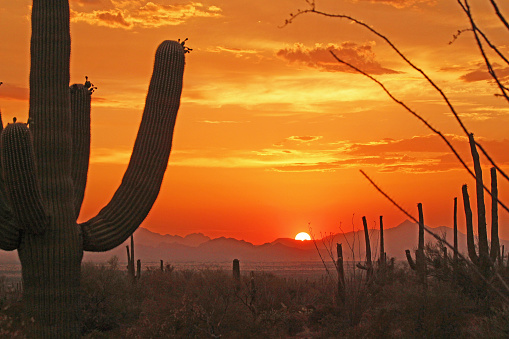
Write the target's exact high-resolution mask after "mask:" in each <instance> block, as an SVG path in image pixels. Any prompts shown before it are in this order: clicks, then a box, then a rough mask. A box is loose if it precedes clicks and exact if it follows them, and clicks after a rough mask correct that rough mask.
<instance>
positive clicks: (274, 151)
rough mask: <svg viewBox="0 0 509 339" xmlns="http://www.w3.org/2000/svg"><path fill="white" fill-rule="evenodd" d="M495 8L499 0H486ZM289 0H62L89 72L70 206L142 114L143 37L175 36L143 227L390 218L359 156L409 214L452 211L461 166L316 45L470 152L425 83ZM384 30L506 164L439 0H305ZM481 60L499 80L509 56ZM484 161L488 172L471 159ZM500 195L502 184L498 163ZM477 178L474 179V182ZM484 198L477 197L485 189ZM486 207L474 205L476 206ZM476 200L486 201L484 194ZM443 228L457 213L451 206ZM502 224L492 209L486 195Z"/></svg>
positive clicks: (480, 9)
mask: <svg viewBox="0 0 509 339" xmlns="http://www.w3.org/2000/svg"><path fill="white" fill-rule="evenodd" d="M0 3H1V6H0V31H1V32H3V34H2V44H0V60H2V63H1V65H0V81H3V83H4V84H3V85H2V86H1V87H0V107H1V109H2V115H3V118H4V123H5V122H7V121H11V120H12V117H14V116H16V117H17V118H18V119H19V120H21V121H25V120H26V118H27V115H28V102H27V99H28V74H29V39H30V21H29V18H30V5H31V2H30V1H27V0H17V1H12V0H0ZM471 4H472V7H473V11H474V15H475V18H476V19H477V20H478V23H479V25H480V26H481V27H482V28H483V29H484V30H485V32H486V33H488V34H489V36H490V37H491V38H492V41H493V42H494V43H496V44H497V45H498V46H499V47H500V48H501V50H502V51H503V52H505V53H506V55H507V54H509V53H508V52H509V51H508V48H509V45H508V44H507V42H508V41H509V32H507V31H504V30H503V29H502V27H501V25H500V23H499V21H498V19H497V18H496V17H495V15H494V11H493V9H492V8H491V7H490V6H489V1H487V0H474V1H471ZM499 6H500V8H501V10H502V11H503V12H504V13H505V14H506V16H507V17H509V4H508V3H507V2H506V1H499ZM299 8H301V9H305V8H307V4H306V2H305V1H304V0H302V1H300V0H277V1H274V0H271V1H267V0H258V1H225V0H210V1H208V0H207V1H200V2H191V1H187V0H182V1H179V2H176V1H169V0H153V1H126V0H71V11H72V12H71V17H72V24H71V36H72V55H71V81H72V82H79V83H82V82H83V81H84V77H85V75H87V76H89V77H90V79H91V80H92V82H93V83H94V84H95V85H96V86H98V90H97V91H96V92H95V93H94V95H93V102H92V105H93V106H92V155H91V165H90V170H89V182H88V187H87V191H86V196H85V202H84V205H83V209H82V212H81V215H80V220H86V219H88V218H90V217H92V216H94V215H95V214H96V213H97V212H98V211H99V210H100V208H101V207H102V206H104V205H105V204H106V203H107V202H108V201H109V199H110V198H111V196H112V195H113V193H114V191H115V189H116V188H117V187H118V185H119V183H120V181H121V179H122V175H123V173H124V171H125V168H126V166H127V162H128V160H129V156H130V153H131V149H132V145H133V143H134V139H135V136H136V132H137V129H138V124H139V122H140V120H141V113H142V110H143V105H144V99H145V95H146V91H147V88H148V83H149V80H150V75H151V69H152V63H153V56H154V52H155V50H156V47H157V45H158V44H159V43H160V42H161V41H162V40H165V39H173V40H176V39H179V38H180V39H183V38H189V41H188V43H187V45H188V46H189V47H191V48H192V49H193V51H192V53H190V54H188V55H187V64H186V70H185V75H184V76H185V78H184V89H183V95H182V103H181V108H180V111H179V116H178V119H177V126H176V131H175V135H174V146H173V150H172V155H171V158H170V164H169V168H168V171H167V174H166V177H165V180H164V183H163V186H162V188H161V193H160V196H159V198H158V200H157V202H156V204H155V205H154V208H153V209H152V211H151V213H150V214H149V216H148V217H147V219H146V221H145V222H144V224H143V226H144V227H146V228H148V229H150V230H152V231H155V232H159V233H169V234H178V235H186V234H189V233H193V232H202V233H204V234H206V235H208V236H211V237H218V236H227V237H236V238H239V239H244V240H246V241H250V242H253V243H255V244H260V243H264V242H268V241H272V240H274V239H275V238H278V237H291V238H293V237H294V236H295V234H297V233H299V232H301V231H308V224H310V225H311V227H312V231H313V233H315V236H319V234H320V233H328V232H339V231H340V229H343V230H344V231H349V230H352V228H356V229H358V228H360V227H362V222H361V217H362V216H363V215H365V216H366V217H367V219H368V220H369V225H370V227H374V226H375V225H377V221H378V217H379V215H383V216H384V221H385V225H386V227H393V226H396V225H397V224H399V223H400V222H402V221H404V220H405V218H406V217H405V216H404V215H403V214H401V212H399V211H397V210H396V209H395V208H394V207H393V206H392V205H391V204H390V203H389V202H388V201H387V200H386V199H385V198H383V197H382V196H381V195H380V194H379V193H378V192H376V190H375V189H374V188H373V187H372V186H370V184H369V183H368V182H367V181H366V179H364V178H363V176H362V175H361V174H360V173H359V170H360V169H363V170H364V171H366V172H367V173H368V174H369V175H370V176H371V177H372V178H373V179H374V180H375V181H376V182H377V183H378V184H379V185H381V186H382V187H383V188H384V189H385V190H386V191H387V192H388V193H389V194H390V195H391V196H392V197H393V198H394V199H395V200H397V201H398V202H400V203H401V204H402V205H403V206H404V207H405V208H406V209H408V210H409V211H410V212H411V213H413V214H414V215H417V208H416V205H417V203H418V202H422V203H423V205H424V211H425V221H426V224H428V225H430V226H440V225H447V226H451V224H452V218H453V198H454V197H455V196H457V197H458V198H459V202H460V206H461V205H462V203H461V201H462V200H461V185H462V184H464V183H466V184H468V185H469V187H470V194H471V196H474V191H473V189H474V182H473V180H472V179H471V178H470V177H469V176H468V174H467V173H466V171H465V170H464V169H462V168H460V165H459V162H458V161H457V160H456V159H455V158H454V157H453V156H452V155H451V153H450V152H449V150H448V148H447V147H446V145H445V144H444V143H443V142H442V141H440V140H439V139H438V137H437V136H436V135H433V134H432V133H431V132H430V131H429V130H428V129H427V128H426V127H425V126H424V125H423V124H422V123H421V122H419V121H418V120H417V119H416V118H414V117H412V116H411V115H410V114H409V113H408V112H406V111H404V110H403V109H402V108H401V107H400V106H398V105H397V104H395V103H394V102H392V101H391V100H390V99H389V98H388V97H387V96H386V94H385V93H384V92H383V91H382V90H381V89H380V87H378V86H377V85H376V84H375V83H373V82H372V81H370V80H369V79H367V78H365V77H363V76H362V75H358V74H355V73H353V72H351V71H349V70H347V69H346V68H345V67H344V66H340V65H339V64H338V63H337V62H336V61H335V60H334V59H333V58H332V56H331V55H330V53H329V52H328V51H329V50H331V49H332V50H333V51H335V52H336V53H337V54H338V55H339V56H341V57H343V58H345V59H347V60H348V61H349V62H351V63H353V64H355V65H357V66H359V67H360V68H362V69H364V70H366V71H367V72H369V73H370V74H371V75H373V76H375V77H376V78H377V79H379V80H381V81H383V82H384V83H385V84H386V86H387V87H388V88H389V89H390V90H391V91H392V92H393V94H394V95H396V96H397V97H398V98H401V99H404V100H405V102H406V103H407V104H408V105H409V106H411V107H412V108H413V109H415V110H416V111H417V112H418V113H419V114H421V115H422V116H423V117H425V118H426V119H428V121H429V122H430V123H431V124H432V125H433V126H434V127H436V128H437V129H439V130H440V131H441V132H443V133H445V134H446V135H447V136H448V138H449V139H450V140H451V141H452V143H453V144H454V146H455V147H457V149H458V150H459V151H460V152H461V154H462V155H464V156H465V159H468V160H469V162H470V158H469V153H468V143H467V139H466V137H465V135H464V134H463V133H462V131H461V129H460V127H459V125H458V124H457V122H456V121H455V120H454V118H453V117H452V115H451V113H450V112H449V110H448V108H447V107H446V106H445V105H444V103H443V101H442V99H441V98H440V97H439V95H438V94H437V93H436V92H435V91H434V90H433V89H432V88H431V87H430V86H429V85H428V84H427V83H426V82H425V81H424V80H423V79H422V77H421V76H420V75H419V74H418V73H416V72H415V71H413V70H412V69H410V68H409V67H408V66H407V65H406V64H404V63H403V62H402V60H401V59H400V58H399V57H398V56H397V55H396V54H395V53H394V52H393V51H392V50H391V49H390V48H389V47H388V46H387V45H386V44H385V43H384V42H383V41H382V40H380V39H379V38H377V37H375V36H374V35H373V34H371V33H369V32H368V31H367V30H366V29H364V28H362V27H360V26H358V25H355V24H352V23H351V22H348V21H345V20H341V19H332V18H325V17H322V16H318V15H313V14H309V15H303V16H300V17H299V18H297V19H296V20H295V21H294V22H293V23H292V24H290V25H288V26H286V27H284V28H281V26H282V25H283V24H284V22H285V20H286V19H288V18H289V14H290V13H292V12H293V13H296V12H297V9H299ZM317 9H319V10H323V11H327V12H331V13H343V14H348V15H352V16H354V17H356V18H358V19H360V20H362V21H365V22H367V23H369V24H370V25H372V27H374V28H376V29H377V30H379V31H380V32H381V33H383V34H385V35H387V36H388V37H390V38H391V39H392V41H393V42H394V43H395V44H396V45H397V46H398V47H399V48H400V49H401V50H402V51H403V52H404V53H405V54H406V55H407V56H408V57H409V58H410V59H411V60H412V61H413V62H415V63H416V64H417V65H418V66H419V67H421V68H422V69H423V70H425V71H426V72H427V73H428V75H429V76H430V77H432V78H433V79H434V80H435V81H436V82H437V83H438V85H439V86H440V87H441V88H442V89H443V90H444V91H445V92H446V94H447V95H448V97H449V98H450V99H451V101H452V102H453V104H454V105H455V107H456V109H457V111H458V112H459V113H460V114H461V117H462V119H463V121H464V123H465V124H466V125H467V127H468V128H469V129H470V130H471V131H472V132H474V133H475V135H476V137H477V139H478V140H479V141H480V142H481V143H482V144H483V145H484V146H485V148H486V149H487V150H488V151H489V152H490V153H491V154H492V156H493V157H494V158H495V159H496V160H497V162H498V163H499V165H500V166H501V167H502V168H504V169H506V170H507V169H509V166H508V165H509V152H508V150H509V136H508V130H509V129H508V126H509V124H508V123H509V110H508V108H509V105H508V104H507V102H505V101H504V99H501V98H500V97H497V96H495V94H496V93H498V89H497V88H496V86H495V85H494V84H493V82H492V81H490V80H489V76H488V74H487V72H486V71H485V66H484V65H483V63H482V59H481V57H480V55H479V53H478V49H477V47H476V46H475V45H474V42H473V37H472V33H471V32H465V33H463V34H461V35H460V36H459V38H458V39H457V40H456V41H455V42H454V43H453V44H449V42H450V41H451V40H453V35H454V34H456V32H457V31H458V30H461V29H465V28H468V20H467V18H466V17H465V15H464V14H463V13H462V11H461V9H460V7H459V6H458V5H457V3H456V1H451V0H434V1H433V0H371V1H370V0H317ZM496 61H497V70H498V72H499V74H500V75H501V77H503V79H504V80H506V79H507V77H509V68H508V67H502V66H501V63H500V62H499V61H498V60H496ZM485 178H486V179H488V178H489V171H488V167H486V168H485ZM499 182H500V197H501V200H503V201H505V202H506V204H507V203H509V194H508V192H509V185H508V184H507V183H504V181H503V180H502V179H501V178H499ZM487 184H489V181H487ZM489 205H490V204H489V203H488V206H489ZM488 208H489V207H488ZM488 210H489V209H488ZM459 216H460V217H459V223H460V230H464V214H463V212H462V210H460V213H459ZM500 216H501V223H502V226H501V236H502V237H504V238H506V239H509V224H508V223H509V218H508V215H507V213H506V212H501V213H500Z"/></svg>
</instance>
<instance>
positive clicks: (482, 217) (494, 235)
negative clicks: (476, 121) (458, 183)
mask: <svg viewBox="0 0 509 339" xmlns="http://www.w3.org/2000/svg"><path fill="white" fill-rule="evenodd" d="M469 142H470V151H471V153H472V159H473V162H474V170H475V177H476V181H475V183H476V185H475V186H476V201H477V230H478V236H479V245H478V247H479V254H477V252H476V248H475V243H474V231H473V220H472V209H471V207H470V199H469V196H468V190H467V185H463V187H462V193H463V205H464V209H465V219H466V225H467V248H468V255H469V257H470V260H472V262H473V263H474V264H475V265H477V266H478V267H479V268H480V269H481V272H482V273H483V274H484V275H486V276H487V275H489V274H490V269H491V267H492V265H493V263H494V261H495V260H496V259H497V258H498V256H499V254H500V242H499V237H498V209H497V207H498V190H497V175H496V170H495V168H492V169H491V196H492V210H491V213H492V216H491V219H492V229H491V253H490V250H489V247H488V234H487V231H486V208H485V205H484V184H483V178H482V170H481V163H480V161H479V154H478V153H477V148H476V145H475V140H474V135H473V134H469Z"/></svg>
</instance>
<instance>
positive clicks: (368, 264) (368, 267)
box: [357, 217, 373, 282]
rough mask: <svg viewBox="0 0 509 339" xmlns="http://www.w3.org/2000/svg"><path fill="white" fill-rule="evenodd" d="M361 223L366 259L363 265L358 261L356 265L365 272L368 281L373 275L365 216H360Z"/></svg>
mask: <svg viewBox="0 0 509 339" xmlns="http://www.w3.org/2000/svg"><path fill="white" fill-rule="evenodd" d="M362 225H363V227H364V242H365V245H366V260H365V262H364V265H362V264H360V263H358V264H357V267H358V268H360V269H363V270H366V272H367V281H368V282H370V281H371V278H372V277H373V262H372V261H371V243H370V240H369V232H368V222H367V220H366V217H362Z"/></svg>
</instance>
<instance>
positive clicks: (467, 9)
mask: <svg viewBox="0 0 509 339" xmlns="http://www.w3.org/2000/svg"><path fill="white" fill-rule="evenodd" d="M457 1H458V4H459V5H460V6H461V8H462V9H463V12H465V14H466V15H467V17H468V20H469V22H470V26H472V32H474V37H475V41H476V43H477V46H478V47H479V51H480V52H481V55H482V57H483V59H484V63H485V64H486V67H487V68H488V73H490V75H491V77H492V78H493V80H495V82H496V83H497V85H498V87H499V88H500V91H501V92H502V96H503V97H504V98H505V99H506V100H507V101H508V102H509V96H508V95H507V93H506V88H505V87H504V86H503V85H502V83H501V82H500V80H499V79H498V76H497V75H496V73H495V70H494V69H493V66H492V64H491V62H490V60H489V58H488V56H487V55H486V52H485V51H484V47H483V44H482V41H481V39H480V38H479V34H478V33H479V28H478V27H477V25H476V24H475V21H474V18H473V16H472V11H471V10H470V5H469V4H468V0H463V1H464V3H463V2H461V1H462V0H457Z"/></svg>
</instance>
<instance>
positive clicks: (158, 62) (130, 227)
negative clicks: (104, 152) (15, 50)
mask: <svg viewBox="0 0 509 339" xmlns="http://www.w3.org/2000/svg"><path fill="white" fill-rule="evenodd" d="M30 47H31V69H30V109H29V120H30V121H31V123H30V126H27V125H26V124H22V123H16V122H14V123H11V124H8V125H7V126H6V127H5V129H4V130H3V132H2V135H1V146H0V147H1V155H0V156H1V163H2V168H1V170H2V175H0V178H2V179H1V180H2V181H0V186H1V189H0V195H1V196H0V248H2V249H4V250H14V249H17V250H18V253H19V258H20V261H21V265H22V275H23V283H24V297H23V298H24V304H25V306H26V312H27V315H28V316H29V317H30V318H33V320H34V323H33V328H32V329H31V331H32V332H30V337H37V338H63V337H74V338H77V337H79V335H80V325H79V318H80V317H79V283H80V274H81V261H82V257H83V251H107V250H110V249H112V248H114V247H116V246H118V245H120V244H121V243H122V242H124V241H125V240H126V239H127V238H128V237H129V236H130V235H131V234H132V233H133V232H134V230H135V229H136V228H137V227H138V226H139V225H140V223H141V222H142V221H143V220H144V219H145V217H146V216H147V214H148V212H149V211H150V209H151V208H152V205H153V203H154V201H155V199H156V197H157V195H158V193H159V189H160V186H161V182H162V179H163V175H164V172H165V170H166V167H167V163H168V157H169V155H170V150H171V144H172V138H173V129H174V125H175V119H176V115H177V111H178V108H179V105H180V95H181V91H182V77H183V71H184V49H183V47H182V45H181V44H180V43H178V42H176V41H165V42H163V43H162V44H161V45H160V46H159V47H158V49H157V52H156V56H155V64H154V71H153V74H152V79H151V82H150V86H149V90H148V95H147V98H146V104H145V110H144V113H143V118H142V121H141V125H140V128H139V131H138V136H137V138H136V142H135V145H134V149H133V153H132V156H131V160H130V162H129V165H128V168H127V170H126V172H125V174H124V177H123V180H122V183H121V185H120V186H119V188H118V189H117V191H116V192H115V194H114V196H113V198H112V200H111V201H110V202H109V203H108V204H107V206H105V207H104V208H103V209H102V210H101V211H100V212H99V214H98V215H97V216H96V217H94V218H92V219H90V220H88V221H86V222H84V223H82V224H77V222H76V220H77V215H78V214H79V210H80V207H81V203H82V201H83V194H84V189H85V185H86V177H87V171H88V163H89V147H90V93H91V91H90V89H89V88H87V86H84V85H73V86H71V87H70V88H69V59H70V49H71V41H70V33H69V1H68V0H51V1H50V0H34V1H33V7H32V37H31V46H30Z"/></svg>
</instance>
